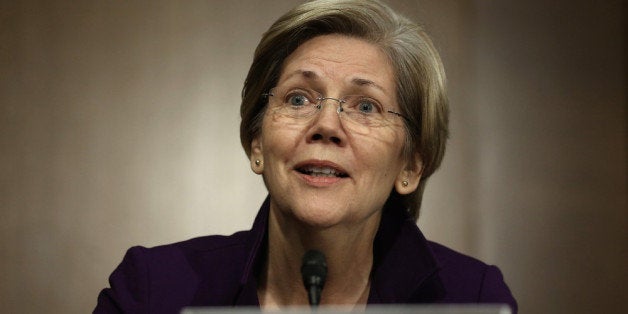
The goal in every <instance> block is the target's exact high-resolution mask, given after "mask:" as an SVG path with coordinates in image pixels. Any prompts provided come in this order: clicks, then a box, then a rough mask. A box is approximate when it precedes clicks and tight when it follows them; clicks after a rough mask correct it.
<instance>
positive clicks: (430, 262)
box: [94, 199, 517, 313]
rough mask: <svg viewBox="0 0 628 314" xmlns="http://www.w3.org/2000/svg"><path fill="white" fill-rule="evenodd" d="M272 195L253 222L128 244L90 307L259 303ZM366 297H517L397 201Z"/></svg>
mask: <svg viewBox="0 0 628 314" xmlns="http://www.w3.org/2000/svg"><path fill="white" fill-rule="evenodd" d="M268 211H269V200H268V199H266V201H265V202H264V204H263V205H262V207H261V209H260V211H259V213H258V215H257V217H256V218H255V222H254V223H253V228H252V229H251V230H249V231H241V232H237V233H235V234H233V235H231V236H217V235H214V236H206V237H200V238H195V239H191V240H187V241H184V242H179V243H174V244H168V245H163V246H158V247H154V248H144V247H133V248H131V249H129V250H128V252H127V253H126V255H125V256H124V259H123V260H122V262H121V263H120V265H119V266H118V268H116V270H114V272H113V273H112V274H111V276H110V277H109V283H110V285H111V288H106V289H103V290H102V291H101V292H100V295H99V296H98V304H97V306H96V309H95V310H94V313H178V312H179V311H180V310H181V309H182V308H183V307H185V306H259V300H258V298H257V278H258V274H259V272H260V268H261V265H262V263H263V258H264V255H265V252H266V246H267V245H268V241H267V219H268ZM373 255H374V261H373V270H372V274H371V276H372V278H371V290H370V294H369V297H368V303H369V304H385V303H505V304H508V305H510V307H511V308H512V309H513V313H516V312H517V302H516V301H515V299H514V298H513V296H512V294H511V293H510V290H509V289H508V286H506V283H505V282H504V279H503V277H502V274H501V272H500V270H499V269H498V268H497V267H495V266H489V265H486V264H484V263H482V262H481V261H478V260H476V259H474V258H472V257H469V256H466V255H463V254H460V253H457V252H455V251H453V250H451V249H449V248H446V247H444V246H442V245H440V244H437V243H434V242H430V241H427V240H426V239H425V237H424V236H423V234H422V233H421V231H420V230H419V228H418V227H417V225H416V223H415V222H414V220H413V219H412V218H410V217H409V215H408V214H407V213H406V211H405V210H404V209H402V208H401V207H400V206H394V205H393V206H387V207H386V208H385V209H384V210H383V214H382V221H381V223H380V227H379V230H378V232H377V235H376V237H375V242H374V249H373Z"/></svg>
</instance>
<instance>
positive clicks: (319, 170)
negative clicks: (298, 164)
mask: <svg viewBox="0 0 628 314" xmlns="http://www.w3.org/2000/svg"><path fill="white" fill-rule="evenodd" d="M303 170H304V171H305V172H308V173H310V174H312V175H327V176H337V175H339V174H340V172H338V171H337V170H336V169H334V168H329V167H315V166H308V167H304V168H303Z"/></svg>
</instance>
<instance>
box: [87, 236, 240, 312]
mask: <svg viewBox="0 0 628 314" xmlns="http://www.w3.org/2000/svg"><path fill="white" fill-rule="evenodd" d="M248 234H249V232H248V231H241V232H237V233H235V234H233V235H231V236H221V235H213V236H205V237H199V238H194V239H190V240H187V241H182V242H177V243H172V244H167V245H161V246H156V247H152V248H146V247H142V246H135V247H132V248H130V249H129V250H128V251H127V252H126V254H125V256H124V258H123V260H122V262H121V263H120V265H118V267H117V268H116V269H115V270H114V272H113V273H112V274H111V276H110V277H109V283H110V288H107V289H104V290H103V291H102V292H101V293H100V295H99V297H98V306H97V308H96V311H95V312H99V310H102V309H109V308H113V309H118V310H121V311H127V312H136V313H140V312H153V311H152V310H155V309H160V311H161V310H167V309H171V310H172V312H176V311H178V310H180V308H181V307H182V305H186V304H193V303H195V302H197V300H196V299H203V302H212V299H211V297H216V298H220V297H224V299H225V300H227V299H229V298H230V297H232V295H233V294H235V293H236V291H237V289H238V282H239V276H240V275H241V273H242V268H243V267H244V264H245V261H246V256H247V255H248V249H247V238H248ZM216 291H218V293H216ZM225 300H222V299H216V300H214V301H215V302H217V303H218V302H225ZM199 302H200V301H199ZM102 312H107V311H102Z"/></svg>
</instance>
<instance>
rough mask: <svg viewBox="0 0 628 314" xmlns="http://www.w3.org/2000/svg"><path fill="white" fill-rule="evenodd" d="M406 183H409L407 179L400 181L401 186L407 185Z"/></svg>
mask: <svg viewBox="0 0 628 314" xmlns="http://www.w3.org/2000/svg"><path fill="white" fill-rule="evenodd" d="M408 184H409V183H408V181H405V180H404V181H401V185H403V186H408Z"/></svg>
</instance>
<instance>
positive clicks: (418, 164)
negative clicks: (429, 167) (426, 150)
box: [395, 154, 423, 195]
mask: <svg viewBox="0 0 628 314" xmlns="http://www.w3.org/2000/svg"><path fill="white" fill-rule="evenodd" d="M421 174H423V160H422V159H421V156H420V155H419V154H417V155H416V156H415V157H414V158H413V160H411V161H409V162H408V163H407V164H406V167H405V168H404V169H403V170H401V172H399V175H398V176H397V178H396V179H395V190H396V191H397V193H399V194H401V195H406V194H410V193H412V192H414V191H416V189H417V188H418V187H419V182H420V181H421Z"/></svg>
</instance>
